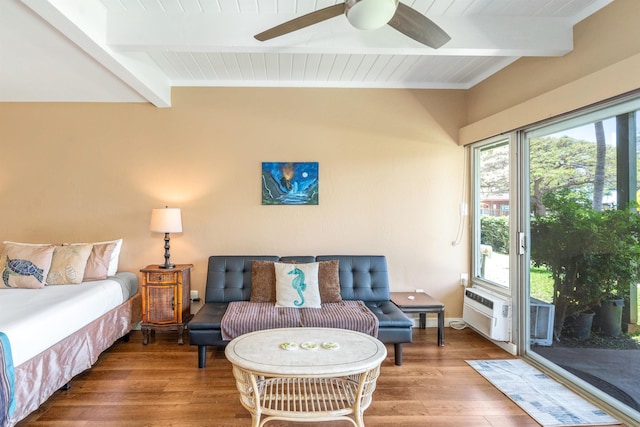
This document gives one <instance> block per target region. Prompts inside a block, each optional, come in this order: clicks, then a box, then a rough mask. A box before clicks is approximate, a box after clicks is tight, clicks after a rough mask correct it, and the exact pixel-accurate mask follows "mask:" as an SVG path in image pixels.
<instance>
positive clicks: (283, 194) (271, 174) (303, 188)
mask: <svg viewBox="0 0 640 427" xmlns="http://www.w3.org/2000/svg"><path fill="white" fill-rule="evenodd" d="M262 204H263V205H317V204H318V162H263V163H262Z"/></svg>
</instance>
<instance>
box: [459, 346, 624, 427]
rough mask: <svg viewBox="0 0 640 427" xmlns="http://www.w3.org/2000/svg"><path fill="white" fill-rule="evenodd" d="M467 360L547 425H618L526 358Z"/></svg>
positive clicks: (550, 426)
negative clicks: (526, 360) (529, 362)
mask: <svg viewBox="0 0 640 427" xmlns="http://www.w3.org/2000/svg"><path fill="white" fill-rule="evenodd" d="M467 363H468V364H469V365H471V367H472V368H474V369H475V370H476V371H478V373H480V375H482V376H483V377H485V378H486V379H487V380H488V381H489V382H490V383H491V384H493V385H494V386H495V387H496V388H497V389H498V390H500V391H501V392H503V393H504V394H505V395H506V396H508V397H509V398H510V399H511V400H513V401H514V402H515V403H516V404H517V405H518V406H520V407H521V408H522V409H523V410H524V411H526V412H527V413H528V414H529V415H530V416H531V417H532V418H534V419H535V420H536V421H537V422H538V423H540V424H541V425H542V426H544V427H552V426H563V427H564V426H593V425H611V424H619V421H617V420H616V419H615V418H613V417H611V416H610V415H608V414H607V413H606V412H604V411H603V410H601V409H599V408H597V407H596V406H594V405H592V404H591V403H589V402H587V401H586V400H585V399H583V398H582V397H580V396H578V395H577V394H575V393H574V392H572V391H571V390H569V389H568V388H566V387H565V386H563V385H562V384H560V383H558V382H557V381H555V380H553V379H551V378H549V377H548V376H546V375H545V374H543V373H542V372H540V371H539V370H538V369H536V368H534V367H533V366H531V365H529V364H528V363H527V362H525V361H524V360H520V359H508V360H467Z"/></svg>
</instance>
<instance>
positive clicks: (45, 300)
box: [0, 279, 124, 367]
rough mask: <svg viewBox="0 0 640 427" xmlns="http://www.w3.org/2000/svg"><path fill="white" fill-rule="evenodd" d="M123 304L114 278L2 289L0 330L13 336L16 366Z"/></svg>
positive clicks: (117, 283) (10, 340) (11, 340)
mask: <svg viewBox="0 0 640 427" xmlns="http://www.w3.org/2000/svg"><path fill="white" fill-rule="evenodd" d="M123 301H124V297H123V292H122V287H121V285H120V283H119V282H117V281H116V280H112V279H106V280H98V281H95V282H85V283H82V284H79V285H58V286H45V287H44V288H43V289H2V290H0V331H2V332H4V333H5V334H7V336H8V337H9V342H10V343H11V351H12V353H13V364H14V366H16V367H18V366H19V365H20V364H22V363H24V362H26V361H27V360H29V359H31V358H32V357H34V356H35V355H37V354H38V353H40V352H42V351H44V350H46V349H48V348H49V347H51V346H52V345H54V344H55V343H57V342H58V341H60V340H61V339H63V338H65V337H66V336H68V335H70V334H72V333H73V332H75V331H77V330H79V329H80V328H82V327H83V326H85V325H86V324H87V323H89V322H91V321H93V320H95V319H97V318H98V317H100V316H102V315H103V314H105V313H106V312H108V311H109V310H111V309H112V308H114V307H116V306H118V305H119V304H121V303H122V302H123Z"/></svg>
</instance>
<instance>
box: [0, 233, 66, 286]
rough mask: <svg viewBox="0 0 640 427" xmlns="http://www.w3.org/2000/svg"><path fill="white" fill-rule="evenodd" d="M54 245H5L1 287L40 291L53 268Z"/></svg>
mask: <svg viewBox="0 0 640 427" xmlns="http://www.w3.org/2000/svg"><path fill="white" fill-rule="evenodd" d="M53 249H54V246H53V245H44V246H39V245H37V246H31V245H20V244H12V243H5V247H4V253H3V255H2V257H3V258H4V267H3V268H2V281H1V282H0V286H2V287H6V288H29V289H39V288H42V287H44V285H45V284H46V279H47V274H49V269H50V268H51V259H52V258H53Z"/></svg>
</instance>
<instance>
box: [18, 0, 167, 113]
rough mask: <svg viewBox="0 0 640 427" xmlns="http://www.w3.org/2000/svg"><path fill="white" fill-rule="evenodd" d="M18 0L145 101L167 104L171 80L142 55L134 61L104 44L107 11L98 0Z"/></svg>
mask: <svg viewBox="0 0 640 427" xmlns="http://www.w3.org/2000/svg"><path fill="white" fill-rule="evenodd" d="M21 1H22V2H23V3H24V4H25V5H27V6H28V7H29V8H31V9H32V10H33V11H34V12H35V13H37V14H38V15H40V17H42V18H43V19H44V20H45V21H47V22H48V23H49V24H50V25H52V26H53V27H54V28H56V29H57V30H58V31H60V32H61V33H62V34H63V35H64V36H65V37H67V38H68V39H69V40H71V41H72V42H73V43H75V44H76V45H78V46H79V47H80V48H82V49H83V50H84V51H85V52H87V53H88V54H89V55H91V56H92V57H93V58H94V59H95V60H96V61H98V62H99V63H100V64H102V65H103V66H104V67H105V68H107V69H108V70H109V71H111V72H112V73H113V74H114V75H116V76H117V77H118V78H120V79H121V80H122V81H124V82H125V83H126V84H127V85H129V86H130V87H131V88H132V89H134V90H135V91H137V92H138V93H139V94H140V95H141V96H143V97H144V98H145V99H147V100H148V101H149V102H151V103H152V104H154V105H155V106H157V107H170V106H171V84H170V83H171V82H170V81H169V79H168V78H167V77H166V76H165V75H164V74H163V73H161V72H160V70H159V69H158V68H157V67H155V66H154V65H152V63H151V62H150V61H149V60H148V59H146V58H143V60H138V59H137V58H136V56H135V55H131V54H127V55H125V54H123V53H119V52H116V51H114V50H113V49H111V48H110V47H109V46H108V45H107V43H106V27H107V11H106V9H105V8H104V5H103V4H102V3H101V2H99V1H96V0H82V1H81V2H79V1H75V2H68V1H64V0H21Z"/></svg>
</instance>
